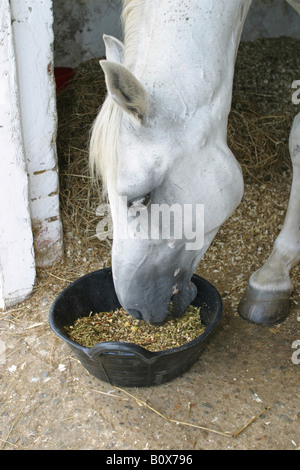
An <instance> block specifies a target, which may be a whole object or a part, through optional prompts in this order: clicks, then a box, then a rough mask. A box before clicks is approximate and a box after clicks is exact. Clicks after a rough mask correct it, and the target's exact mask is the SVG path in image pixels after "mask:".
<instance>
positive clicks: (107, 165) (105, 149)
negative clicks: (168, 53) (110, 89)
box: [89, 0, 145, 194]
mask: <svg viewBox="0 0 300 470" xmlns="http://www.w3.org/2000/svg"><path fill="white" fill-rule="evenodd" d="M144 5H145V0H123V9H122V16H121V21H122V26H123V35H124V45H125V58H124V65H125V66H126V67H127V68H129V69H130V68H131V67H132V65H133V63H134V59H135V53H136V47H137V45H138V41H136V37H137V34H138V29H139V24H140V18H141V16H142V14H143V8H144ZM123 112H124V111H123V110H122V109H121V108H120V106H118V105H117V104H116V103H115V102H114V100H113V99H112V97H111V96H110V95H109V94H108V95H107V97H106V99H105V101H104V103H103V105H102V107H101V109H100V112H99V114H98V116H97V118H96V119H95V121H94V123H93V126H92V131H91V138H90V149H89V150H90V151H89V153H90V171H91V174H92V176H93V177H94V178H99V177H101V178H102V186H103V192H104V194H106V192H107V185H108V182H109V183H110V184H113V183H114V181H115V179H116V169H117V160H118V140H119V139H118V136H119V132H120V127H121V122H122V115H123Z"/></svg>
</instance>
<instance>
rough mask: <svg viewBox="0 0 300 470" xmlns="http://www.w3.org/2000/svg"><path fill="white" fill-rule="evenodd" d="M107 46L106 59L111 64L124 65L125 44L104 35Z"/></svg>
mask: <svg viewBox="0 0 300 470" xmlns="http://www.w3.org/2000/svg"><path fill="white" fill-rule="evenodd" d="M103 41H104V44H105V53H106V59H107V60H109V61H111V62H117V63H118V64H123V62H124V44H123V43H122V42H121V41H119V40H118V39H117V38H114V37H113V36H108V35H107V34H103Z"/></svg>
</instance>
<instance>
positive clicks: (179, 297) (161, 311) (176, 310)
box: [126, 282, 197, 326]
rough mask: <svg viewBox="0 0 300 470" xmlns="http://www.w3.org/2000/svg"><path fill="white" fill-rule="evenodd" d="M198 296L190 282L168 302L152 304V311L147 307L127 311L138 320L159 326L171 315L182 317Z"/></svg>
mask: <svg viewBox="0 0 300 470" xmlns="http://www.w3.org/2000/svg"><path fill="white" fill-rule="evenodd" d="M196 295H197V288H196V286H195V285H194V284H193V283H192V282H189V283H188V285H185V286H184V287H183V288H181V289H180V290H179V291H178V292H177V293H176V294H173V295H172V297H171V299H170V301H168V302H164V303H159V304H158V303H155V301H154V302H153V303H151V309H150V308H149V307H145V308H143V309H141V310H136V309H132V308H128V309H126V310H127V312H128V313H129V314H130V315H131V316H132V317H133V318H135V319H137V320H144V321H146V322H147V323H149V324H151V325H154V326H159V325H162V324H163V323H165V321H166V320H167V318H168V316H169V315H170V314H171V316H173V317H181V316H182V315H183V314H184V312H185V310H186V309H187V307H188V306H189V305H190V303H191V302H192V301H193V300H194V299H195V297H196Z"/></svg>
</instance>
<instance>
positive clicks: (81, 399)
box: [0, 40, 300, 453]
mask: <svg viewBox="0 0 300 470" xmlns="http://www.w3.org/2000/svg"><path fill="white" fill-rule="evenodd" d="M252 44H254V46H253V45H252V46H251V43H249V44H245V45H242V48H241V54H244V56H243V57H244V59H243V57H242V59H243V60H244V62H243V60H241V61H240V62H238V66H237V73H239V74H240V73H241V72H242V71H244V72H243V73H246V75H247V77H248V78H247V80H248V82H247V83H248V85H247V86H246V81H245V80H243V79H242V78H240V75H238V76H237V77H236V84H237V85H236V87H237V88H238V90H241V89H242V88H243V87H244V92H245V93H246V92H247V93H248V95H247V100H248V101H247V102H248V104H249V103H252V105H253V103H254V104H255V106H258V102H259V101H260V100H261V101H262V103H266V102H269V103H270V102H271V107H272V106H273V104H274V103H277V108H276V109H275V111H274V113H275V121H276V122H277V127H280V120H279V117H280V116H281V118H280V119H282V122H284V123H286V122H289V124H291V121H292V120H291V115H292V114H294V115H295V114H296V113H297V112H299V106H298V107H297V106H295V105H290V104H289V108H288V109H289V113H285V112H283V111H282V110H281V109H279V108H280V104H281V103H282V100H283V98H282V95H280V93H281V92H280V93H279V91H278V90H282V88H280V87H278V88H276V87H274V86H271V87H269V88H268V93H267V92H266V91H262V92H261V95H270V96H265V97H264V96H257V95H255V93H258V92H257V89H260V86H261V87H263V86H264V85H265V86H266V87H267V83H265V81H269V82H268V83H269V84H270V83H271V84H272V85H274V83H275V82H276V84H277V82H278V81H279V80H283V81H284V80H285V83H286V87H287V83H289V87H291V83H290V81H291V78H292V75H293V74H294V73H295V72H294V71H295V68H294V69H293V70H292V67H294V62H293V61H292V60H291V59H290V55H289V53H288V52H287V53H286V54H281V59H282V62H280V64H279V65H278V64H277V61H278V59H277V55H276V47H278V48H279V49H280V50H281V51H282V50H285V49H284V45H285V47H286V50H287V51H290V50H292V49H293V47H292V46H293V45H295V44H294V40H291V41H290V42H289V41H288V42H287V40H284V41H283V42H278V41H277V42H276V41H274V40H269V41H263V42H254V43H252ZM262 44H263V46H264V48H265V51H266V50H267V53H266V52H265V54H266V55H265V56H264V55H263V54H262ZM297 44H299V43H297ZM251 47H252V49H251ZM282 48H283V49H282ZM298 51H299V48H298V49H297V54H298ZM258 52H259V53H260V54H261V55H262V58H261V60H262V61H263V63H262V62H260V63H258V65H257V66H256V67H257V68H256V69H255V70H254V71H253V69H254V66H255V61H254V62H253V60H251V56H250V55H249V54H251V53H252V58H253V57H257V53H258ZM295 53H296V51H295ZM266 57H267V59H268V60H270V61H272V60H273V62H272V63H274V64H275V65H276V64H277V65H276V66H275V65H274V73H271V72H272V70H271V72H270V73H269V75H268V77H267V78H266V77H265V78H264V75H263V74H262V72H261V70H262V68H263V67H265V64H266V62H267V59H266ZM297 57H298V56H297ZM297 60H299V59H297ZM274 61H275V62H274ZM242 64H244V65H243V66H242ZM247 64H248V65H247ZM288 64H290V65H288ZM247 67H248V68H247ZM267 67H269V68H270V64H269V65H267ZM298 70H299V69H298ZM292 72H293V73H292ZM251 73H252V75H251V76H250V74H251ZM275 73H277V75H276V77H275V78H274V74H275ZM261 74H262V77H261V79H260V81H261V82H260V83H259V84H258V83H256V80H257V77H258V76H261ZM297 78H299V77H294V75H293V79H297ZM274 80H275V82H274V83H273V81H274ZM276 80H277V81H276ZM239 83H240V85H239ZM251 87H252V88H251ZM251 89H254V90H255V91H254V92H251V93H252V94H251V93H250V92H249V90H251ZM285 90H286V91H285V92H282V93H283V94H284V93H287V88H285ZM290 91H291V90H290V88H289V93H290ZM241 94H242V93H240V95H241ZM243 97H245V95H243ZM289 100H290V95H289V96H288V98H287V99H286V101H289ZM252 105H251V106H252ZM241 106H242V105H240V104H239V103H236V102H235V103H234V105H233V114H234V113H239V115H240V116H243V119H245V126H246V127H247V125H248V124H247V123H248V121H246V117H247V116H248V115H249V113H250V111H249V110H250V108H249V106H248V105H247V106H244V107H243V109H242V111H241ZM251 110H252V111H253V108H251ZM252 111H251V113H252V116H253V114H254V112H252ZM261 113H263V111H261ZM266 113H267V115H268V116H271V112H270V109H269V110H266V111H265V114H263V116H266ZM233 114H232V121H233V122H235V119H234V118H235V116H234V115H233ZM68 120H69V121H70V122H72V120H71V119H70V118H69V119H68ZM263 121H264V122H265V121H267V126H268V125H269V124H268V123H269V118H268V119H261V120H260V121H258V124H259V123H262V122H263ZM284 125H285V124H284ZM86 127H88V126H87V125H86ZM230 129H231V131H230V132H231V134H230V135H231V138H233V139H235V142H238V141H237V139H236V135H233V132H234V126H233V127H230ZM254 130H255V129H254ZM260 131H261V128H260ZM244 132H245V131H244ZM265 135H266V134H265ZM269 135H271V137H272V136H273V137H272V139H273V140H274V148H276V149H277V148H280V149H284V148H286V147H287V141H288V134H287V131H285V134H284V136H283V137H282V139H278V138H277V137H274V135H275V134H274V133H273V128H272V130H271V131H270V132H269ZM250 140H251V139H250ZM253 140H254V137H253ZM65 142H66V141H65V140H64V146H65V145H66V143H65ZM250 143H251V142H250ZM250 143H249V145H250ZM76 145H77V144H76ZM76 145H74V142H73V141H72V142H71V144H70V145H69V147H68V149H67V151H68V152H69V154H70V155H71V157H70V158H69V159H68V158H66V157H65V156H64V165H62V166H61V168H62V170H61V176H62V178H64V177H65V176H64V175H67V177H66V180H63V181H62V188H61V190H62V218H63V225H64V239H65V257H64V260H63V261H61V262H58V263H57V264H56V265H55V266H53V267H51V268H40V269H39V270H38V275H37V282H36V287H35V290H34V292H33V295H32V296H31V297H30V298H29V299H28V300H26V301H24V302H22V303H21V304H19V305H16V306H15V307H13V308H11V309H8V310H7V311H5V312H1V313H0V377H1V383H0V390H1V396H0V448H1V449H2V450H17V449H18V450H23V449H27V450H29V449H30V450H31V449H34V450H39V449H41V450H44V449H45V450H46V449H51V450H64V449H78V450H83V449H97V450H113V451H116V453H117V451H118V450H144V449H145V450H149V451H150V450H156V451H160V450H161V451H168V450H175V449H176V450H182V451H183V450H185V451H191V450H201V449H205V450H219V449H236V450H243V449H245V450H252V449H260V450H284V449H288V450H294V449H299V448H300V267H296V268H294V270H293V272H292V280H293V283H294V287H295V290H294V292H293V294H292V297H291V301H290V314H289V316H288V318H287V319H286V320H285V321H284V322H283V323H281V324H280V325H277V326H273V327H270V328H267V327H260V326H257V325H254V324H249V323H247V322H246V321H244V320H243V319H242V318H240V317H239V316H238V314H237V305H238V302H239V299H240V298H241V295H242V293H243V291H244V289H245V287H246V285H247V283H248V279H249V277H250V275H251V274H252V273H253V272H254V271H255V270H256V269H258V268H259V267H260V266H261V265H262V264H263V263H264V261H265V260H266V259H267V257H268V255H269V254H270V252H271V250H272V246H273V243H274V240H275V238H276V236H277V235H278V233H279V231H280V228H281V226H282V223H283V220H284V215H285V211H286V207H287V203H288V198H289V190H290V183H291V168H290V165H289V163H287V161H286V160H284V161H283V162H282V165H281V166H280V167H279V170H278V171H276V172H275V173H276V174H275V175H272V176H270V177H269V176H268V175H267V176H266V170H265V169H263V170H262V169H261V168H262V167H261V166H259V162H258V161H257V162H256V163H255V162H254V164H253V162H247V161H246V162H244V163H245V164H246V163H247V164H248V163H249V165H248V166H247V167H246V166H243V169H244V173H245V181H246V185H245V194H244V198H243V201H242V203H241V205H240V206H239V208H238V209H237V210H236V212H235V213H234V214H233V216H232V217H231V218H230V220H228V222H227V223H226V224H225V225H224V226H223V227H222V229H221V230H220V232H219V234H218V236H217V237H216V239H215V240H214V242H213V244H212V246H211V248H210V250H209V251H208V253H207V254H206V255H205V258H204V260H203V261H202V263H201V264H200V266H199V268H198V270H197V274H199V275H201V276H203V277H205V278H206V279H208V280H209V281H210V282H212V283H213V284H214V285H215V286H216V288H217V289H218V290H219V292H220V294H221V296H222V299H223V305H224V313H223V318H222V320H221V323H220V325H219V327H218V328H217V330H216V332H215V334H214V335H213V337H212V338H211V340H210V341H209V343H208V346H207V348H206V349H205V350H204V352H203V353H202V355H201V356H200V358H199V360H198V361H197V362H196V363H195V364H194V365H193V366H192V367H191V369H190V370H189V371H188V372H186V373H185V374H184V375H183V376H181V377H178V378H176V379H175V380H173V381H171V382H169V383H165V384H162V385H160V386H155V387H149V388H126V389H120V388H117V387H114V386H112V385H110V384H107V383H104V382H101V381H100V380H98V379H96V378H95V377H93V376H91V375H89V374H88V372H87V371H86V370H85V369H84V368H83V366H82V365H81V363H80V362H79V361H78V359H77V358H76V357H75V356H74V354H73V353H72V352H71V350H70V349H69V347H68V345H67V344H66V343H64V342H63V341H62V340H60V339H59V338H58V337H57V336H56V335H55V334H54V333H53V332H52V330H51V329H50V327H49V325H48V315H49V309H50V306H51V304H52V302H53V300H54V299H55V297H56V296H57V295H58V294H59V292H60V291H61V290H62V289H63V288H64V287H65V286H67V285H68V284H69V283H70V282H72V281H73V280H75V279H77V278H78V277H80V276H82V275H84V274H86V273H88V272H91V271H94V270H97V269H100V268H103V267H107V266H109V265H110V249H111V246H110V241H109V240H106V241H102V242H100V241H99V240H97V239H96V237H95V236H93V231H95V224H96V223H97V221H98V220H99V218H97V217H96V211H95V207H96V205H97V204H96V202H95V206H94V207H93V206H90V205H88V204H90V200H88V199H89V193H86V192H85V193H84V197H83V196H82V198H80V194H79V196H78V198H77V199H76V200H77V208H76V209H74V204H75V203H74V200H73V199H74V198H73V197H72V198H71V199H72V204H73V205H72V207H71V205H70V199H68V198H70V194H72V191H73V186H74V185H70V178H71V177H72V178H73V177H75V178H76V176H74V175H76V168H74V158H73V160H72V151H73V150H74V146H76ZM270 145H271V144H270ZM274 148H273V147H272V148H271V147H270V155H269V157H270V159H271V158H272V152H273V150H274ZM237 149H238V148H237ZM282 151H283V150H282ZM285 152H286V150H285ZM254 153H255V152H254ZM81 154H83V155H86V148H85V147H82V149H81ZM256 157H257V159H258V157H259V155H258V154H257V155H256ZM75 163H76V162H75ZM242 163H243V162H242ZM71 164H72V165H73V166H72V170H70V165H71ZM256 164H257V168H256ZM68 169H69V170H68ZM79 171H80V169H79V170H78V169H77V179H78V180H80V181H82V179H83V178H82V176H83V173H80V174H79ZM72 175H73V176H72ZM80 191H81V190H80ZM81 194H83V192H82V193H81ZM68 207H69V208H70V207H71V208H72V210H69V211H68ZM88 212H89V213H91V214H92V217H91V219H89V220H88V222H87V224H86V225H85V219H86V218H87V217H88V216H87V215H86V214H87V213H88ZM74 219H76V220H75V222H74ZM258 414H259V416H257V415H258ZM253 418H255V419H254V420H253V421H252V419H253ZM179 422H180V423H179ZM203 428H205V429H203ZM239 431H241V432H240V433H239ZM234 434H237V435H236V436H234Z"/></svg>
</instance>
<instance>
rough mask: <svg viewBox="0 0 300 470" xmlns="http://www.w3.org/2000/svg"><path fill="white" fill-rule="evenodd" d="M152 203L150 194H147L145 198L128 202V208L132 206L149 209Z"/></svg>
mask: <svg viewBox="0 0 300 470" xmlns="http://www.w3.org/2000/svg"><path fill="white" fill-rule="evenodd" d="M150 202H151V197H150V194H147V195H146V196H144V197H139V198H136V199H132V200H131V201H129V202H128V207H132V206H145V207H148V206H149V204H150Z"/></svg>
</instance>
